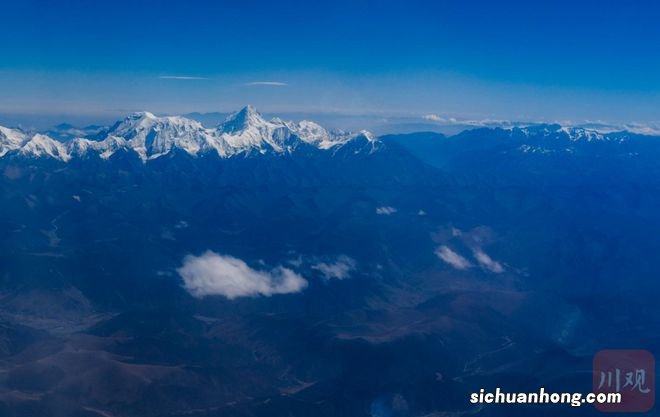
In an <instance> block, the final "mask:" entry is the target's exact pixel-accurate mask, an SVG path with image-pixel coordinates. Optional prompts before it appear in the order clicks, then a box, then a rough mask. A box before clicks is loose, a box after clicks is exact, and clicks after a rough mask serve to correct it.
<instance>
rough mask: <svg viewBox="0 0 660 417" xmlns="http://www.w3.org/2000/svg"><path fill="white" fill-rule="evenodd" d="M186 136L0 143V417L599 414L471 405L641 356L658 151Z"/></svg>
mask: <svg viewBox="0 0 660 417" xmlns="http://www.w3.org/2000/svg"><path fill="white" fill-rule="evenodd" d="M180 119H181V118H156V117H155V116H153V115H148V114H141V115H137V116H131V117H129V118H127V119H126V120H124V121H122V122H119V123H118V124H117V125H115V126H113V127H111V128H109V129H107V130H106V131H102V132H101V131H95V132H94V135H96V136H95V137H93V138H87V139H85V140H86V141H87V142H84V141H83V140H82V139H80V138H73V139H71V138H67V139H66V141H65V142H64V141H60V140H57V139H52V138H50V137H49V136H47V135H42V136H37V137H36V139H35V137H34V136H33V137H30V135H27V134H24V133H22V132H17V131H9V130H3V131H0V132H3V133H2V134H3V135H4V136H2V137H0V139H3V138H4V139H3V140H4V142H2V144H3V146H4V148H2V149H5V150H6V152H5V153H4V154H3V156H2V157H0V173H2V175H0V208H1V210H2V213H3V215H2V217H1V218H0V300H1V301H2V302H1V303H0V415H1V416H26V415H35V416H36V415H49V416H80V417H82V416H85V417H99V416H104V417H107V416H140V417H141V416H145V417H147V416H171V417H174V416H176V417H179V416H181V417H182V416H204V417H210V416H310V415H314V416H376V417H385V416H447V415H451V416H460V415H483V416H490V415H497V416H500V415H502V416H504V415H506V416H510V415H535V416H538V415H548V416H549V415H557V413H561V414H562V415H565V414H573V415H592V414H593V415H595V413H596V411H595V410H594V409H592V408H591V407H589V406H584V407H580V408H572V407H566V406H562V407H561V408H560V407H550V406H548V407H544V406H533V407H517V408H515V409H514V408H504V407H484V408H479V407H475V406H473V405H471V404H469V402H468V399H469V393H471V392H474V391H478V390H479V389H480V388H486V389H489V388H494V387H502V388H503V389H508V390H511V391H513V390H518V391H524V392H527V391H530V390H532V391H534V390H535V389H537V388H538V387H541V386H543V387H545V388H546V389H547V390H556V391H573V390H574V391H579V392H585V393H586V392H589V391H590V390H591V374H590V372H591V360H592V357H593V354H594V353H595V352H596V351H598V350H601V349H605V348H643V349H648V350H651V351H654V350H655V349H656V348H657V347H658V342H659V341H658V337H657V334H656V332H655V331H654V329H657V326H658V324H659V321H660V314H658V310H657V308H655V304H656V299H657V295H658V292H659V290H660V286H659V285H658V284H657V282H656V276H657V270H658V267H659V266H660V264H659V261H658V260H656V258H657V253H658V250H659V249H660V244H658V239H657V237H656V236H658V234H660V216H659V215H658V213H657V207H660V189H659V186H658V184H660V182H658V179H660V176H659V174H660V166H659V165H658V163H657V161H658V160H659V157H660V149H659V145H658V143H660V142H657V141H658V140H660V139H658V138H652V137H646V136H639V135H633V134H628V133H625V132H624V133H616V134H608V135H602V134H598V133H597V132H593V131H584V130H583V131H580V130H575V129H573V130H570V129H564V128H561V127H560V126H536V127H530V128H514V129H510V130H501V129H495V130H490V129H480V130H475V131H467V132H464V133H462V134H460V135H457V136H453V137H444V136H441V135H436V134H425V133H417V134H413V135H402V136H388V137H381V138H373V137H372V136H371V135H369V134H368V133H366V132H365V133H362V134H357V135H351V134H347V133H343V132H334V133H332V132H327V131H326V130H325V129H323V128H321V127H320V126H318V125H316V124H312V123H311V122H300V123H292V122H283V121H280V120H273V121H265V120H263V118H261V117H260V116H259V114H258V113H257V112H256V111H255V110H254V109H252V108H246V109H244V110H242V111H241V112H239V113H237V114H235V115H232V116H230V118H229V119H228V120H227V122H225V123H224V124H223V125H221V126H220V127H218V128H217V129H210V130H209V129H206V128H202V127H201V125H197V124H195V122H192V121H187V120H180ZM67 129H68V127H67ZM110 131H114V132H115V133H113V134H111V133H109V132H110ZM77 139H79V140H77ZM51 140H52V141H55V142H57V143H54V142H50V141H51ZM133 141H135V142H133ZM30 143H32V145H30V146H28V145H29V144H30ZM73 143H77V144H78V145H80V144H83V143H84V144H86V145H87V146H86V147H85V148H84V152H83V148H82V147H81V146H78V147H77V148H76V147H74V145H72V144H73ZM99 144H102V145H99Z"/></svg>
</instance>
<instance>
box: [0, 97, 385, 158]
mask: <svg viewBox="0 0 660 417" xmlns="http://www.w3.org/2000/svg"><path fill="white" fill-rule="evenodd" d="M360 138H362V139H364V138H367V143H370V142H373V141H375V140H376V139H375V138H373V136H371V134H369V133H368V132H361V133H359V134H350V133H345V132H329V131H327V130H326V129H324V128H323V127H321V126H319V125H318V124H316V123H314V122H310V121H301V122H298V123H296V122H285V121H282V120H280V119H277V118H275V119H272V120H271V121H266V120H265V119H264V118H263V117H262V116H261V114H259V112H258V111H257V110H256V109H255V108H254V107H252V106H246V107H245V108H243V109H242V110H240V111H238V112H236V113H234V114H232V115H231V116H229V117H228V118H227V119H226V120H225V121H224V122H223V123H221V124H220V125H219V126H217V127H216V128H214V129H208V128H205V127H204V126H203V125H202V124H201V123H199V122H197V121H194V120H191V119H187V118H185V117H180V116H166V117H158V116H155V115H154V114H152V113H149V112H139V113H133V114H131V115H129V116H128V117H126V118H125V119H123V120H121V121H119V122H117V123H115V124H114V125H113V126H112V127H111V128H110V129H109V130H108V131H107V132H106V136H105V137H104V138H103V139H102V140H93V139H88V138H75V139H72V140H70V141H68V142H67V143H63V142H60V141H58V140H55V139H52V138H50V137H49V136H46V135H43V134H37V135H34V136H32V137H29V135H26V134H25V133H23V132H20V131H18V130H12V129H7V128H0V157H1V156H4V155H5V154H7V153H8V152H10V151H14V150H17V151H19V153H20V154H22V155H25V156H33V157H44V156H48V157H51V158H55V159H59V160H61V161H68V160H69V159H71V158H72V157H80V156H84V155H89V154H95V155H99V156H100V157H101V158H104V159H107V158H109V157H111V156H112V155H113V154H114V153H116V152H117V151H119V150H128V151H133V152H135V153H137V155H138V156H139V157H140V158H141V159H142V160H143V161H148V160H151V159H155V158H158V157H161V156H163V155H166V154H168V153H170V152H171V151H173V150H181V151H183V152H185V153H187V154H189V155H193V156H197V155H200V154H204V153H208V152H212V153H216V154H217V155H218V156H220V157H222V158H230V157H233V156H236V155H240V154H245V155H247V154H250V153H253V152H255V153H259V154H265V153H277V154H280V153H290V152H293V151H294V150H295V149H296V148H297V147H299V146H303V145H310V146H312V147H314V148H317V149H319V150H322V151H326V150H331V149H336V148H339V147H341V146H342V145H345V144H347V143H349V142H351V141H355V142H356V143H357V142H360ZM373 149H375V148H374V147H373V146H372V147H371V151H373Z"/></svg>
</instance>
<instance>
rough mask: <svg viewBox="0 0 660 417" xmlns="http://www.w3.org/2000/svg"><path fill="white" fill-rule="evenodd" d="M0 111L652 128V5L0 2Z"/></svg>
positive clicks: (659, 37) (656, 9)
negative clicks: (291, 115) (256, 114)
mask: <svg viewBox="0 0 660 417" xmlns="http://www.w3.org/2000/svg"><path fill="white" fill-rule="evenodd" d="M0 16H1V23H0V25H1V29H0V53H1V55H2V57H1V58H0V112H1V113H5V114H8V113H10V114H20V113H30V114H35V115H37V114H51V115H52V114H63V115H64V114H87V115H96V114H98V115H114V114H124V113H126V112H130V111H134V110H150V111H153V112H161V113H185V112H190V111H201V112H206V111H227V110H231V109H236V108H238V107H240V106H241V105H243V104H245V103H248V102H249V103H252V104H254V105H256V106H257V107H259V108H261V109H263V110H265V111H270V112H277V111H307V112H337V113H349V114H384V115H387V114H408V115H414V114H420V115H422V114H427V113H434V114H446V115H450V116H458V117H466V118H479V117H481V118H508V119H516V120H532V119H533V120H548V121H551V120H568V119H570V120H597V119H600V120H608V121H642V122H643V121H658V120H660V24H659V22H660V2H657V1H645V0H638V1H606V0H601V1H580V0H572V1H561V0H556V1H542V0H539V1H532V0H528V1H524V2H523V1H520V2H514V1H504V0H502V1H492V0H491V1H469V0H463V1H442V0H437V1H415V0H405V1H383V0H381V1H369V2H367V1H360V0H352V1H344V0H333V1H311V0H310V1H304V2H303V1H286V0H282V1H259V2H257V1H249V0H248V1H246V0H234V1H197V0H188V1H139V0H132V1H125V0H114V1H106V2H101V1H90V0H79V1H73V0H71V1H63V0H21V1H6V2H3V4H2V7H1V9H0Z"/></svg>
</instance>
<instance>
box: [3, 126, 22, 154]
mask: <svg viewBox="0 0 660 417" xmlns="http://www.w3.org/2000/svg"><path fill="white" fill-rule="evenodd" d="M26 141H27V135H25V134H24V133H23V132H21V131H20V130H16V129H9V128H6V127H2V126H0V157H2V156H4V155H5V154H6V153H7V152H9V151H13V150H16V149H19V148H20V147H21V146H23V144H24V143H25V142H26Z"/></svg>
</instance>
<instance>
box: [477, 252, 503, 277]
mask: <svg viewBox="0 0 660 417" xmlns="http://www.w3.org/2000/svg"><path fill="white" fill-rule="evenodd" d="M472 253H473V254H474V257H475V259H476V260H477V262H479V265H481V266H482V267H484V268H486V269H488V270H489V271H490V272H495V273H496V274H499V273H501V272H504V267H503V266H502V264H500V263H499V262H497V261H496V260H494V259H493V258H491V257H490V256H488V254H487V253H486V252H484V251H483V250H482V249H481V248H474V249H473V251H472Z"/></svg>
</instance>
